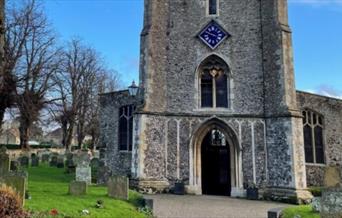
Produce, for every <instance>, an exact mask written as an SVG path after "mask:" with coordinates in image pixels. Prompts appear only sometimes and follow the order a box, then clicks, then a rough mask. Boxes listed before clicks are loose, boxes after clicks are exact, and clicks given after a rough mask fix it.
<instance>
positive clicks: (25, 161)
mask: <svg viewBox="0 0 342 218" xmlns="http://www.w3.org/2000/svg"><path fill="white" fill-rule="evenodd" d="M19 163H20V166H21V167H28V166H29V158H28V157H27V156H21V157H19Z"/></svg>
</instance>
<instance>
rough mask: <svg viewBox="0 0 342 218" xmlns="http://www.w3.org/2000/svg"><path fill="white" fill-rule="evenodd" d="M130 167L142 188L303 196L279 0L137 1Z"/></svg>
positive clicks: (297, 118) (288, 46)
mask: <svg viewBox="0 0 342 218" xmlns="http://www.w3.org/2000/svg"><path fill="white" fill-rule="evenodd" d="M144 7H145V14H144V28H143V31H142V33H141V56H140V86H141V90H142V92H141V97H142V100H143V103H142V104H140V105H138V106H137V111H136V113H135V115H134V131H133V149H132V165H131V174H132V178H133V181H134V182H135V185H136V186H138V187H140V188H141V189H144V190H154V191H162V190H165V189H167V190H168V189H172V188H173V187H174V184H175V182H179V181H182V182H183V183H184V184H185V186H186V190H187V192H188V193H196V194H222V195H231V196H243V195H244V194H245V188H246V186H248V185H256V186H257V187H259V189H260V190H261V191H263V192H268V193H271V194H273V195H278V196H280V197H282V196H283V197H288V196H296V197H298V198H299V199H306V198H309V197H310V196H309V195H308V194H307V192H306V191H305V189H306V176H305V160H304V148H303V136H302V123H301V115H300V113H299V111H298V109H297V105H296V104H297V103H296V91H295V84H294V70H293V56H292V42H291V30H290V27H289V25H288V19H287V1H286V0H238V1H237V0H145V2H144Z"/></svg>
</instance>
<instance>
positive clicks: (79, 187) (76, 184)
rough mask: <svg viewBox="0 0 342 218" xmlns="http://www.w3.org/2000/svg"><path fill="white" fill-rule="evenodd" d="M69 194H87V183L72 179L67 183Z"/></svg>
mask: <svg viewBox="0 0 342 218" xmlns="http://www.w3.org/2000/svg"><path fill="white" fill-rule="evenodd" d="M69 194H70V195H85V194H87V183H86V182H80V181H72V182H70V184H69Z"/></svg>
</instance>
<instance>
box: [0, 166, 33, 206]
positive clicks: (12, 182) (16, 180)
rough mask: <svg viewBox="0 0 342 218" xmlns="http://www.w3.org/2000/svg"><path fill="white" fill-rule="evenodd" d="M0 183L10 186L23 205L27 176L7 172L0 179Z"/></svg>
mask: <svg viewBox="0 0 342 218" xmlns="http://www.w3.org/2000/svg"><path fill="white" fill-rule="evenodd" d="M0 183H4V184H6V185H8V186H11V187H12V188H13V189H14V190H15V191H16V192H17V193H18V194H19V196H20V198H21V199H22V205H24V203H25V190H26V187H27V175H25V174H19V173H14V172H9V173H7V174H5V175H4V176H2V177H0Z"/></svg>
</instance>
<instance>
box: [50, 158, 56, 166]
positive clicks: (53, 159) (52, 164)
mask: <svg viewBox="0 0 342 218" xmlns="http://www.w3.org/2000/svg"><path fill="white" fill-rule="evenodd" d="M49 165H50V167H56V166H57V156H55V155H54V156H52V157H51V160H50V163H49Z"/></svg>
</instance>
